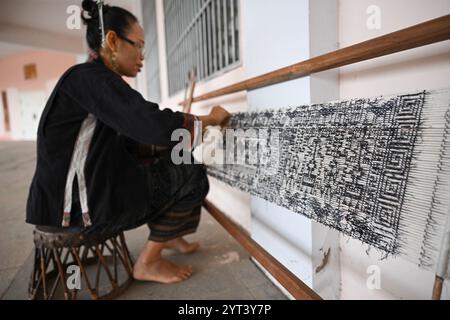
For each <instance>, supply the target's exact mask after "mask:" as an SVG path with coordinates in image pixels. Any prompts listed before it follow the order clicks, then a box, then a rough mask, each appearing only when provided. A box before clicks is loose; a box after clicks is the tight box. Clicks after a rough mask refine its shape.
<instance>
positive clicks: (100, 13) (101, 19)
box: [95, 0, 106, 48]
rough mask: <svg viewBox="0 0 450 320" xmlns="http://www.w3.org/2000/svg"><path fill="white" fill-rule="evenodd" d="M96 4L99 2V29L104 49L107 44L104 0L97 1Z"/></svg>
mask: <svg viewBox="0 0 450 320" xmlns="http://www.w3.org/2000/svg"><path fill="white" fill-rule="evenodd" d="M95 2H97V6H98V16H99V18H100V19H99V20H100V26H99V29H100V31H101V33H102V48H104V47H105V43H106V37H105V25H104V24H103V0H95Z"/></svg>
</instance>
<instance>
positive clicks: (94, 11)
mask: <svg viewBox="0 0 450 320" xmlns="http://www.w3.org/2000/svg"><path fill="white" fill-rule="evenodd" d="M81 7H82V8H83V14H82V15H81V17H82V19H83V21H84V23H86V24H87V23H88V22H89V21H91V20H97V19H98V5H97V3H96V2H95V1H94V0H83V2H82V3H81ZM85 13H87V14H88V16H86V14H85Z"/></svg>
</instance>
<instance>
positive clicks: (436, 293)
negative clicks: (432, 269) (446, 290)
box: [432, 276, 444, 300]
mask: <svg viewBox="0 0 450 320" xmlns="http://www.w3.org/2000/svg"><path fill="white" fill-rule="evenodd" d="M443 284H444V279H443V278H441V277H439V276H436V277H435V279H434V286H433V296H432V299H433V300H441V294H442V285H443Z"/></svg>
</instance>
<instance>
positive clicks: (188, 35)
mask: <svg viewBox="0 0 450 320" xmlns="http://www.w3.org/2000/svg"><path fill="white" fill-rule="evenodd" d="M164 16H165V30H166V46H167V68H168V78H169V94H170V95H172V94H174V93H177V92H178V91H180V90H182V89H184V88H185V85H186V81H187V78H188V72H189V71H190V70H192V68H193V67H196V69H197V80H205V79H208V78H212V77H214V76H216V75H218V74H221V73H223V72H224V71H228V70H230V69H232V68H234V67H236V66H237V65H238V64H239V62H240V51H239V1H238V0H164Z"/></svg>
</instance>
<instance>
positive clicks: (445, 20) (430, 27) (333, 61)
mask: <svg viewBox="0 0 450 320" xmlns="http://www.w3.org/2000/svg"><path fill="white" fill-rule="evenodd" d="M449 39H450V14H449V15H446V16H442V17H440V18H437V19H434V20H430V21H427V22H424V23H421V24H417V25H415V26H412V27H409V28H406V29H402V30H399V31H396V32H393V33H389V34H387V35H384V36H381V37H378V38H374V39H371V40H368V41H364V42H361V43H358V44H355V45H352V46H349V47H346V48H342V49H339V50H336V51H332V52H330V53H327V54H324V55H321V56H318V57H315V58H312V59H309V60H306V61H303V62H299V63H297V64H293V65H290V66H288V67H285V68H282V69H278V70H275V71H272V72H269V73H266V74H263V75H261V76H258V77H255V78H251V79H248V80H245V81H242V82H239V83H236V84H233V85H230V86H227V87H224V88H222V89H218V90H214V91H212V92H209V93H206V94H203V95H200V96H198V97H195V98H193V99H192V103H194V102H199V101H204V100H208V99H211V98H215V97H220V96H224V95H227V94H231V93H236V92H239V91H244V90H254V89H258V88H262V87H265V86H269V85H273V84H277V83H281V82H285V81H289V80H293V79H298V78H301V77H305V76H309V75H311V74H313V73H317V72H321V71H326V70H330V69H334V68H338V67H342V66H346V65H349V64H353V63H357V62H361V61H365V60H370V59H374V58H378V57H382V56H385V55H389V54H393V53H396V52H401V51H405V50H409V49H414V48H418V47H422V46H426V45H429V44H432V43H437V42H441V41H445V40H449ZM179 104H180V105H185V102H184V101H182V102H180V103H179Z"/></svg>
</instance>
